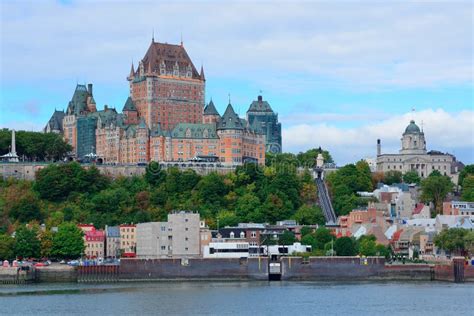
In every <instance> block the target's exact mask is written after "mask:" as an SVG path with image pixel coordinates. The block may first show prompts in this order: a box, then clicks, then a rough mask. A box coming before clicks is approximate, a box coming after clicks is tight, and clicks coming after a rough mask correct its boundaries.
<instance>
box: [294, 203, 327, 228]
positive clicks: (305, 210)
mask: <svg viewBox="0 0 474 316" xmlns="http://www.w3.org/2000/svg"><path fill="white" fill-rule="evenodd" d="M294 218H295V220H296V221H297V222H298V223H299V224H301V225H314V224H319V225H324V223H326V219H325V218H324V215H323V211H322V210H321V208H320V207H319V206H308V205H302V206H301V207H300V208H299V209H298V211H296V213H295V215H294Z"/></svg>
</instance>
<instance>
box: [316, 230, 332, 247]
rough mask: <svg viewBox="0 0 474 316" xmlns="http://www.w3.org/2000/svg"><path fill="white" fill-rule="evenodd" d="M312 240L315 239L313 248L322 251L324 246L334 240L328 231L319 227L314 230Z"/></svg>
mask: <svg viewBox="0 0 474 316" xmlns="http://www.w3.org/2000/svg"><path fill="white" fill-rule="evenodd" d="M314 238H315V239H316V244H315V248H316V249H324V245H325V244H327V243H328V242H330V241H331V240H333V239H334V236H333V235H332V234H331V232H330V231H329V229H327V228H325V227H321V228H318V229H316V231H315V232H314Z"/></svg>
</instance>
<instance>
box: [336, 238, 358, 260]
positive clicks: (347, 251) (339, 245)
mask: <svg viewBox="0 0 474 316" xmlns="http://www.w3.org/2000/svg"><path fill="white" fill-rule="evenodd" d="M334 251H335V252H336V255H338V256H355V255H356V254H357V243H356V241H355V240H354V239H353V238H350V237H340V238H338V239H336V241H335V242H334Z"/></svg>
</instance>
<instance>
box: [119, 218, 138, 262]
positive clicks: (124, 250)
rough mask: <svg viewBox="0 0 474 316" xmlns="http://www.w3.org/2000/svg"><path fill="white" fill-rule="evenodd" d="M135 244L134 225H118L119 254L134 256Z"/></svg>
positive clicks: (135, 233)
mask: <svg viewBox="0 0 474 316" xmlns="http://www.w3.org/2000/svg"><path fill="white" fill-rule="evenodd" d="M136 245H137V232H136V225H134V224H123V225H120V254H121V256H122V257H135V256H136V253H135V251H136Z"/></svg>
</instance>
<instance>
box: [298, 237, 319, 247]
mask: <svg viewBox="0 0 474 316" xmlns="http://www.w3.org/2000/svg"><path fill="white" fill-rule="evenodd" d="M301 244H303V245H307V246H311V247H312V250H313V251H314V250H316V249H318V246H319V244H318V242H317V241H316V238H315V237H314V234H306V235H304V236H303V237H302V238H301Z"/></svg>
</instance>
